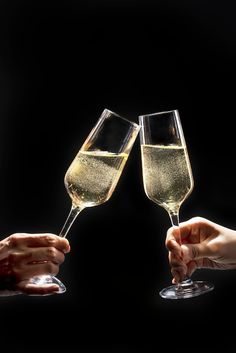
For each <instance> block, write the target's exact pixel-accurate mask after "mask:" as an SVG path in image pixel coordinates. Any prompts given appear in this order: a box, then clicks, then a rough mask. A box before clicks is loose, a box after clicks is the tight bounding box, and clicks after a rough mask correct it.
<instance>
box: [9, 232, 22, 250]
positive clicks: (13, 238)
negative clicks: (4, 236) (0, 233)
mask: <svg viewBox="0 0 236 353" xmlns="http://www.w3.org/2000/svg"><path fill="white" fill-rule="evenodd" d="M19 238H20V234H19V233H14V234H11V235H10V236H9V237H8V245H9V247H10V248H13V247H15V246H16V245H18V243H19Z"/></svg>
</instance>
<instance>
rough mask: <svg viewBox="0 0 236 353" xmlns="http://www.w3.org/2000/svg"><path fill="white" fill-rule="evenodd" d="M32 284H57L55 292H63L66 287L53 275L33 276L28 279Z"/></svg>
mask: <svg viewBox="0 0 236 353" xmlns="http://www.w3.org/2000/svg"><path fill="white" fill-rule="evenodd" d="M30 282H31V283H32V284H35V285H37V286H44V285H48V284H49V285H50V284H57V285H58V286H59V289H58V291H57V292H55V293H56V294H61V293H65V291H66V287H65V285H64V284H63V283H62V282H61V281H60V280H59V279H58V278H57V277H54V276H39V277H33V278H32V279H31V281H30Z"/></svg>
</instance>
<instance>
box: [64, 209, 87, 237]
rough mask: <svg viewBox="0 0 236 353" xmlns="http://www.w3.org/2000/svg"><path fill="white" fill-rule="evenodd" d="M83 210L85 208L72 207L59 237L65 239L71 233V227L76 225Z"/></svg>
mask: <svg viewBox="0 0 236 353" xmlns="http://www.w3.org/2000/svg"><path fill="white" fill-rule="evenodd" d="M82 210H83V208H81V207H78V206H75V205H72V207H71V210H70V213H69V215H68V217H67V219H66V221H65V223H64V225H63V227H62V229H61V231H60V233H59V236H60V237H63V238H65V237H66V235H67V233H68V232H69V230H70V227H71V226H72V224H73V223H74V221H75V219H76V217H77V216H78V214H79V213H80V212H81V211H82Z"/></svg>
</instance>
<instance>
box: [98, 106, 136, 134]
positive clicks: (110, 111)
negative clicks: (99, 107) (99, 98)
mask: <svg viewBox="0 0 236 353" xmlns="http://www.w3.org/2000/svg"><path fill="white" fill-rule="evenodd" d="M106 112H108V113H111V114H113V115H115V116H117V117H118V118H120V119H122V120H125V121H126V122H127V123H129V124H130V125H132V126H133V127H134V128H135V129H138V130H140V126H139V124H137V123H135V122H134V121H131V120H129V119H126V118H124V117H123V116H121V115H119V114H117V113H115V112H113V111H112V110H110V109H107V108H105V109H104V110H103V112H102V114H101V118H102V117H103V114H105V113H106Z"/></svg>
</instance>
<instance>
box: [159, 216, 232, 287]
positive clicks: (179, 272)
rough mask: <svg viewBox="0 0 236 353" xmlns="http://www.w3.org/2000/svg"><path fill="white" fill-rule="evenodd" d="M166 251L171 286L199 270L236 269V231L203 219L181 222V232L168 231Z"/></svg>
mask: <svg viewBox="0 0 236 353" xmlns="http://www.w3.org/2000/svg"><path fill="white" fill-rule="evenodd" d="M179 234H181V243H182V245H180V244H179ZM166 248H167V250H168V252H169V263H170V268H171V273H172V275H173V280H172V282H173V283H179V282H180V281H182V280H183V279H184V277H185V276H186V275H187V276H191V275H192V274H193V272H194V271H195V270H196V269H200V268H209V269H219V270H229V269H236V231H235V230H232V229H229V228H226V227H223V226H221V225H219V224H217V223H214V222H211V221H210V220H208V219H205V218H201V217H195V218H192V219H190V220H188V221H186V222H183V223H180V233H179V230H178V229H176V228H175V229H174V228H173V227H171V228H169V229H168V231H167V235H166Z"/></svg>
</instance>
